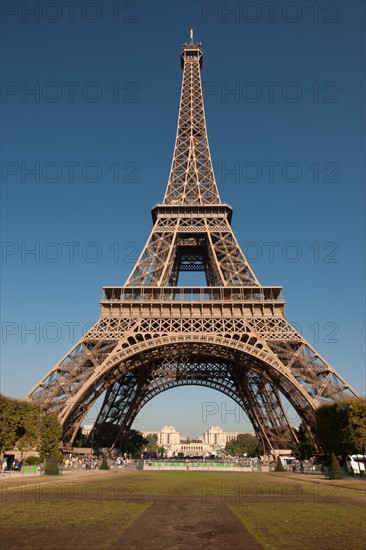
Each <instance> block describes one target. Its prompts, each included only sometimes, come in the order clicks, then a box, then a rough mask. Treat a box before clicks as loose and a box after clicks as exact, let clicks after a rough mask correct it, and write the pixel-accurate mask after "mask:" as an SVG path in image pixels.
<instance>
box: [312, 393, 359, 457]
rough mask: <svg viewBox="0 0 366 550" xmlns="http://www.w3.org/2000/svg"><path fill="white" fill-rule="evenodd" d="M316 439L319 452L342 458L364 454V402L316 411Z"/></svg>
mask: <svg viewBox="0 0 366 550" xmlns="http://www.w3.org/2000/svg"><path fill="white" fill-rule="evenodd" d="M316 422H317V436H318V439H319V443H320V445H321V447H322V449H323V450H324V451H325V452H326V453H328V454H331V453H332V452H333V453H334V454H335V455H337V456H338V455H341V456H342V457H343V459H345V458H346V456H347V455H349V454H359V453H363V451H364V448H365V445H366V399H365V398H363V399H357V398H354V399H342V400H339V401H333V402H332V403H329V404H324V405H321V406H320V407H319V408H318V409H317V410H316Z"/></svg>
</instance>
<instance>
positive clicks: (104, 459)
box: [99, 456, 109, 470]
mask: <svg viewBox="0 0 366 550" xmlns="http://www.w3.org/2000/svg"><path fill="white" fill-rule="evenodd" d="M99 470H109V466H108V462H107V459H106V457H105V456H103V459H102V463H101V465H100V466H99Z"/></svg>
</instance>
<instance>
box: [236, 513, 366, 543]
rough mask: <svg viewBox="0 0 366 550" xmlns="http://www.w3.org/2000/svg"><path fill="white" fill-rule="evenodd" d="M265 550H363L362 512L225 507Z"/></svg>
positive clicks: (363, 528) (363, 519)
mask: <svg viewBox="0 0 366 550" xmlns="http://www.w3.org/2000/svg"><path fill="white" fill-rule="evenodd" d="M229 508H230V509H231V511H232V512H234V514H236V516H237V517H238V518H239V519H240V521H241V522H242V523H243V524H244V525H245V527H246V528H247V529H248V531H249V532H250V534H251V535H252V536H253V537H254V538H255V539H256V540H257V541H258V542H259V543H260V544H261V545H262V546H263V548H264V549H265V550H283V548H284V547H287V548H291V550H313V549H314V548H316V549H317V550H330V549H332V550H344V548H350V549H352V550H365V548H366V527H365V519H366V518H365V511H364V510H363V509H362V508H360V507H358V506H353V505H352V504H340V503H339V504H313V503H292V504H290V503H288V504H283V503H276V504H271V503H268V504H261V503H260V504H249V505H240V504H239V505H235V504H234V505H233V504H231V505H229Z"/></svg>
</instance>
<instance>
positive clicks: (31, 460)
mask: <svg viewBox="0 0 366 550" xmlns="http://www.w3.org/2000/svg"><path fill="white" fill-rule="evenodd" d="M41 462H42V459H41V457H40V456H28V457H27V458H26V459H25V461H24V464H27V465H28V466H34V465H35V464H40V463H41Z"/></svg>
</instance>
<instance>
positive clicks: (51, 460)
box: [44, 454, 60, 476]
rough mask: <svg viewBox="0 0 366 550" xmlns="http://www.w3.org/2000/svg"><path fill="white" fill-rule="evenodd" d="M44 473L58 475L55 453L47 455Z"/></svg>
mask: <svg viewBox="0 0 366 550" xmlns="http://www.w3.org/2000/svg"><path fill="white" fill-rule="evenodd" d="M44 473H45V474H46V476H58V475H59V473H60V471H59V468H58V456H57V455H56V454H52V455H51V456H49V457H48V460H47V462H46V465H45V468H44Z"/></svg>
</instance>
